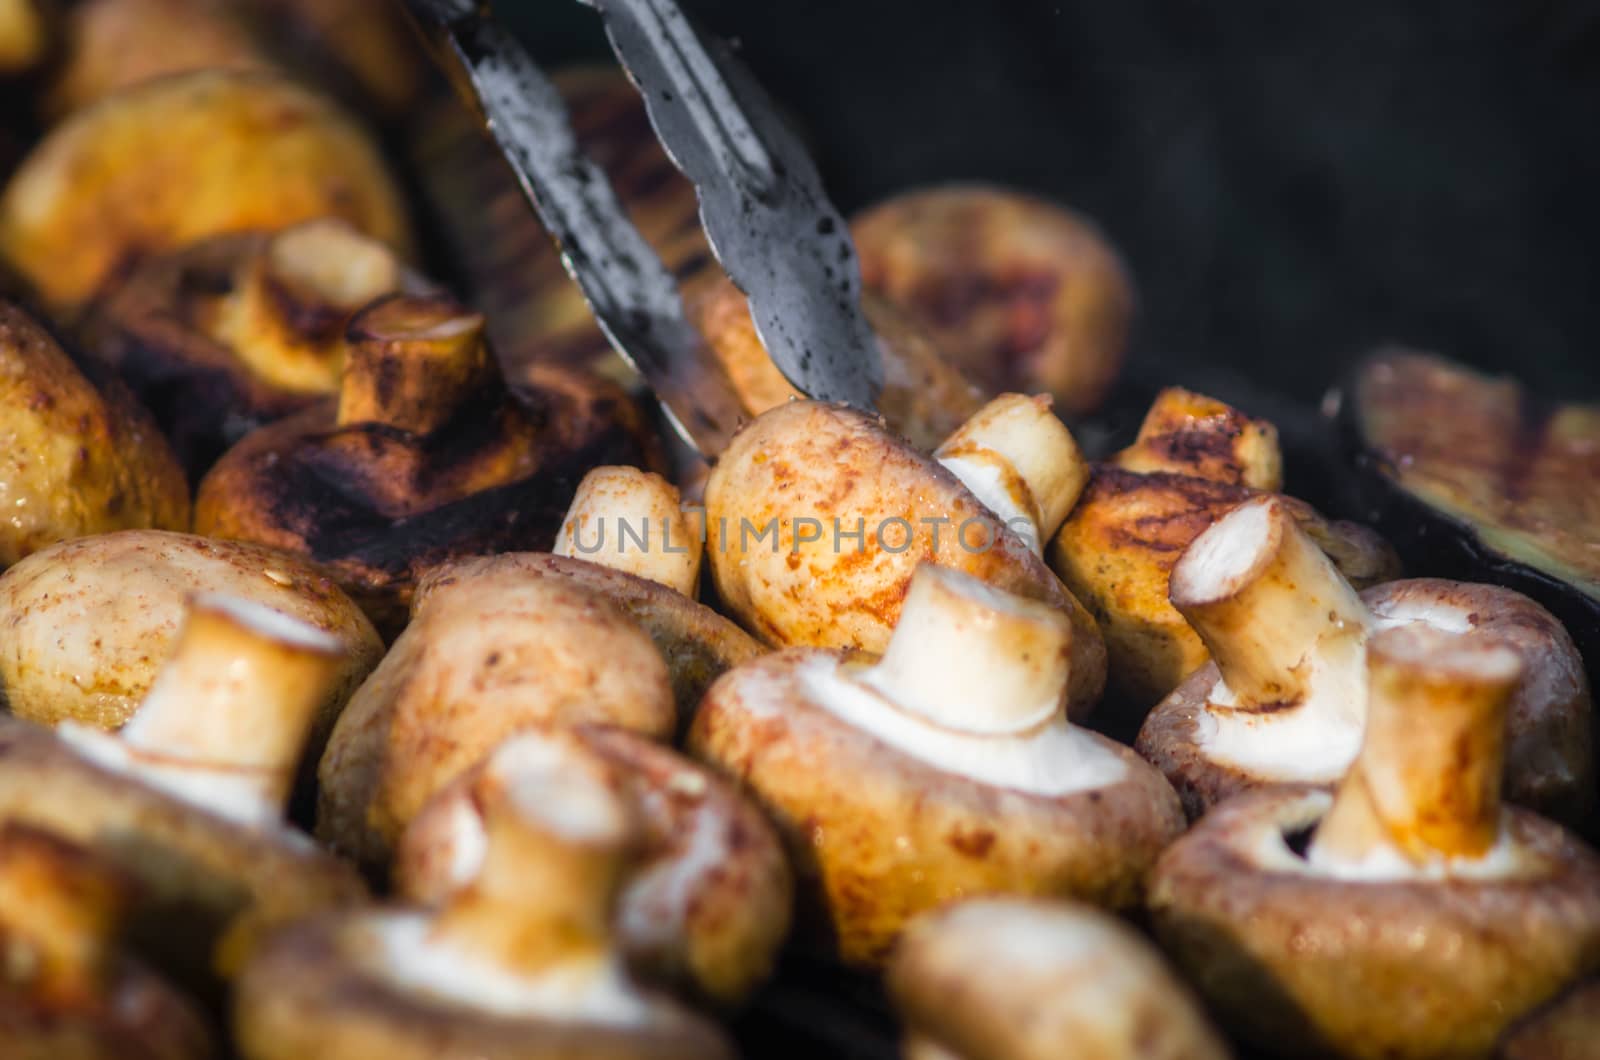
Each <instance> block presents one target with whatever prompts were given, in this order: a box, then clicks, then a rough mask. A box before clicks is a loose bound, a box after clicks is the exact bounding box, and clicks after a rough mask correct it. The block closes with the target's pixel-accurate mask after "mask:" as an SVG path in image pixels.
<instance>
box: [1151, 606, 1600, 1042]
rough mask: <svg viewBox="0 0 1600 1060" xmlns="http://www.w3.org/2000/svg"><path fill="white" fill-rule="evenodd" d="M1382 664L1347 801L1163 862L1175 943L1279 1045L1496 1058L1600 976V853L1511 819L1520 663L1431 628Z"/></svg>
mask: <svg viewBox="0 0 1600 1060" xmlns="http://www.w3.org/2000/svg"><path fill="white" fill-rule="evenodd" d="M1367 667H1368V669H1367V681H1368V683H1369V685H1370V690H1369V695H1368V704H1367V711H1368V715H1369V717H1368V723H1367V725H1366V734H1365V738H1364V741H1363V743H1362V747H1361V753H1360V756H1359V757H1358V758H1357V759H1356V762H1355V764H1354V765H1353V766H1352V767H1351V769H1350V772H1349V774H1348V775H1347V776H1346V778H1345V780H1344V781H1343V782H1342V783H1341V784H1340V786H1339V790H1338V793H1337V795H1329V794H1328V793H1326V792H1323V791H1318V790H1315V789H1310V788H1303V787H1290V788H1284V789H1276V790H1269V791H1261V792H1251V793H1248V794H1245V795H1240V796H1238V797H1237V798H1234V799H1231V800H1229V801H1228V802H1226V803H1223V804H1222V805H1220V806H1218V807H1217V808H1216V809H1214V810H1212V811H1211V812H1210V813H1209V814H1207V815H1206V816H1205V817H1204V818H1203V819H1202V820H1201V821H1200V822H1199V823H1198V824H1197V825H1196V826H1195V828H1194V830H1193V831H1192V832H1190V833H1189V834H1188V835H1187V836H1185V837H1184V838H1182V839H1180V840H1178V842H1177V843H1175V844H1174V845H1173V846H1172V847H1171V849H1169V850H1168V851H1167V853H1166V854H1165V855H1164V856H1163V857H1162V858H1161V861H1160V863H1159V864H1158V865H1157V866H1156V869H1155V873H1154V875H1153V877H1152V879H1151V893H1150V909H1151V913H1152V915H1153V918H1154V922H1155V927H1156V931H1157V934H1158V936H1159V937H1160V938H1161V940H1162V942H1163V943H1164V944H1165V946H1166V947H1167V948H1168V949H1169V951H1170V952H1171V953H1172V954H1173V956H1174V957H1175V958H1176V960H1177V962H1178V964H1179V965H1180V966H1181V967H1183V968H1184V969H1185V970H1186V971H1187V972H1188V973H1189V975H1190V976H1191V977H1192V980H1193V981H1194V982H1195V983H1196V984H1197V985H1198V986H1199V987H1200V989H1201V991H1202V992H1203V993H1204V994H1206V995H1207V997H1208V999H1209V1000H1210V1001H1211V1003H1212V1004H1213V1006H1214V1007H1215V1008H1216V1009H1217V1011H1218V1012H1219V1013H1220V1014H1221V1015H1222V1016H1223V1017H1224V1018H1225V1019H1227V1020H1228V1021H1229V1022H1230V1023H1231V1024H1232V1025H1233V1026H1234V1027H1235V1028H1236V1029H1237V1030H1238V1031H1239V1033H1240V1034H1241V1035H1243V1036H1244V1037H1246V1038H1247V1039H1249V1040H1251V1041H1254V1042H1257V1043H1259V1044H1260V1045H1262V1046H1263V1047H1265V1048H1267V1049H1270V1050H1274V1051H1280V1052H1292V1055H1295V1056H1305V1055H1324V1054H1333V1055H1339V1056H1349V1057H1438V1056H1462V1057H1467V1056H1487V1055H1488V1054H1489V1052H1490V1050H1491V1049H1492V1048H1493V1046H1494V1044H1495V1041H1496V1040H1497V1039H1498V1038H1499V1036H1500V1034H1501V1033H1502V1032H1503V1031H1504V1030H1505V1028H1506V1027H1507V1026H1508V1025H1509V1024H1511V1023H1512V1022H1513V1021H1515V1020H1517V1019H1518V1018H1519V1017H1521V1016H1522V1015H1524V1014H1525V1013H1527V1012H1529V1011H1530V1010H1532V1009H1533V1008H1534V1007H1536V1006H1538V1005H1540V1004H1542V1003H1543V1002H1545V1001H1546V1000H1548V999H1549V998H1551V997H1552V996H1554V995H1555V993H1556V992H1557V991H1558V990H1560V989H1561V987H1562V986H1563V985H1564V984H1565V983H1567V982H1570V981H1571V980H1573V979H1575V978H1576V977H1578V976H1579V975H1581V974H1583V973H1584V972H1585V971H1587V970H1591V969H1593V968H1594V967H1595V966H1596V965H1597V964H1600V855H1597V854H1596V853H1595V852H1594V851H1593V850H1591V849H1589V848H1588V847H1586V846H1584V845H1583V844H1582V843H1581V842H1579V841H1578V840H1577V839H1575V838H1574V837H1573V836H1571V835H1570V834H1568V833H1567V832H1565V831H1564V830H1563V829H1562V828H1561V827H1560V826H1558V825H1556V824H1554V823H1552V822H1550V821H1548V820H1545V819H1544V818H1541V817H1538V816H1536V815H1534V814H1532V813H1530V812H1528V811H1526V810H1522V809H1517V808H1512V807H1506V806H1502V805H1501V802H1500V782H1501V776H1502V772H1503V771H1502V768H1501V760H1502V757H1503V755H1504V754H1505V750H1506V748H1505V746H1504V734H1505V726H1506V717H1507V713H1508V711H1509V710H1510V706H1511V700H1512V697H1513V696H1514V695H1515V694H1516V690H1517V688H1518V686H1519V683H1520V682H1521V671H1522V668H1523V659H1522V656H1521V655H1520V653H1519V652H1517V651H1515V650H1514V649H1512V648H1510V647H1507V646H1505V645H1504V644H1502V643H1499V642H1497V640H1496V638H1494V637H1493V636H1491V635H1489V634H1485V633H1482V632H1477V631H1473V632H1467V633H1460V634H1452V633H1444V632H1441V631H1439V630H1436V629H1429V628H1426V627H1421V626H1413V627H1409V628H1406V629H1395V630H1386V631H1384V632H1382V633H1379V634H1378V635H1377V636H1376V637H1374V638H1373V640H1372V642H1371V644H1370V646H1369V650H1368V652H1367ZM1308 832H1309V840H1308V841H1307V840H1305V838H1304V837H1305V836H1306V833H1308ZM1302 842H1306V843H1307V845H1305V846H1301V843H1302ZM1302 851H1303V853H1302Z"/></svg>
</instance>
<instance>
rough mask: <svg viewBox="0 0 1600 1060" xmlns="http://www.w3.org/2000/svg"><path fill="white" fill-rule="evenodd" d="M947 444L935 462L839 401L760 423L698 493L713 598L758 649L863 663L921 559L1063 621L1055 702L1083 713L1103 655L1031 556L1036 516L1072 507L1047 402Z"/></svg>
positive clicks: (1094, 694)
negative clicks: (1064, 688) (860, 652)
mask: <svg viewBox="0 0 1600 1060" xmlns="http://www.w3.org/2000/svg"><path fill="white" fill-rule="evenodd" d="M950 446H951V448H950V449H949V450H948V451H946V453H945V456H944V457H943V458H941V459H939V460H935V459H932V458H930V457H928V456H926V455H924V454H923V453H921V452H919V451H917V450H916V449H913V448H911V447H910V446H909V445H907V444H905V443H904V442H901V441H900V440H898V439H897V438H895V437H894V436H892V435H890V434H889V433H888V432H887V431H885V430H884V429H883V427H882V426H881V424H880V423H879V422H878V421H875V420H874V419H872V418H871V417H869V416H866V415H864V414H862V413H859V412H856V411H854V410H852V409H849V408H845V407H843V406H834V405H825V404H821V403H819V402H812V401H795V402H790V403H789V404H787V405H781V406H778V407H776V408H773V409H771V410H769V411H767V412H765V413H763V414H762V415H761V416H759V417H758V418H757V419H756V420H755V421H754V422H752V423H751V424H749V425H748V426H746V427H745V428H744V429H743V430H741V431H740V432H739V434H738V435H736V436H735V437H734V440H733V442H732V444H731V445H729V447H728V449H727V451H726V452H725V453H723V454H722V456H721V457H720V458H719V459H718V461H717V466H716V467H715V468H714V469H713V470H712V472H711V477H710V479H709V481H708V482H707V485H706V522H707V551H708V553H709V555H710V558H711V572H712V574H713V576H714V577H715V580H716V585H717V592H718V594H719V596H720V597H721V599H722V602H723V604H724V605H725V606H726V607H727V608H728V610H729V611H730V612H731V613H732V614H733V615H734V616H735V617H736V618H737V619H738V620H739V621H740V622H741V623H742V624H743V625H744V626H745V628H746V629H749V630H750V631H751V632H752V633H754V634H755V635H756V636H758V637H760V638H762V639H763V640H765V641H766V642H767V643H769V644H773V645H806V646H815V647H827V648H859V649H864V650H866V651H874V652H876V651H882V650H883V649H884V647H885V646H886V645H887V643H888V641H889V634H890V631H891V630H892V629H893V627H894V624H895V621H896V619H897V618H898V616H899V614H900V606H901V603H902V601H903V600H904V598H905V595H906V591H907V586H908V585H909V584H910V581H911V576H912V572H913V571H914V570H915V569H916V566H917V564H918V563H919V562H921V561H923V560H925V559H926V560H930V561H933V562H937V563H940V564H942V565H945V566H948V567H952V568H955V569H959V570H964V571H966V572H967V573H969V574H973V575H975V576H977V577H979V578H981V579H983V580H984V581H986V582H988V583H990V584H992V585H994V586H996V587H997V588H1000V589H1005V590H1007V591H1009V592H1014V593H1018V594H1020V595H1023V596H1027V597H1030V598H1033V599H1036V600H1041V601H1043V602H1044V603H1047V604H1049V605H1051V606H1052V607H1055V608H1058V609H1060V610H1061V611H1062V612H1063V613H1064V614H1066V615H1068V616H1070V618H1071V622H1072V627H1073V636H1072V637H1071V643H1070V650H1071V651H1072V653H1073V659H1072V667H1071V671H1070V674H1069V680H1070V681H1071V689H1070V692H1069V696H1068V703H1069V710H1071V712H1072V713H1073V714H1074V715H1075V716H1077V715H1080V714H1081V713H1083V712H1085V711H1087V710H1088V709H1089V707H1090V706H1092V705H1093V703H1094V701H1095V700H1096V699H1097V698H1098V696H1099V694H1100V690H1101V688H1102V686H1103V685H1104V683H1105V646H1104V644H1103V643H1102V642H1101V640H1100V635H1099V631H1098V630H1097V629H1096V628H1095V623H1094V620H1093V618H1091V617H1090V616H1089V613H1088V612H1087V611H1085V610H1084V609H1083V607H1082V606H1081V605H1080V604H1079V603H1078V602H1077V601H1076V600H1075V599H1074V598H1073V597H1072V595H1071V594H1070V593H1068V592H1066V591H1065V590H1064V589H1063V588H1062V586H1061V583H1060V582H1059V581H1057V580H1056V578H1055V576H1054V575H1052V574H1051V573H1050V571H1049V568H1047V567H1046V566H1045V565H1044V562H1043V560H1042V559H1041V558H1040V557H1039V555H1038V554H1037V553H1036V552H1035V551H1034V549H1033V548H1032V547H1030V539H1031V540H1032V541H1039V540H1046V539H1048V537H1049V535H1050V533H1052V532H1054V529H1055V528H1054V527H1053V526H1040V525H1034V524H1033V523H1032V522H1031V520H1032V518H1033V513H1034V512H1040V513H1054V512H1056V511H1064V510H1065V509H1067V508H1070V507H1071V499H1070V498H1068V497H1066V496H1065V495H1064V491H1069V490H1070V489H1071V488H1072V484H1073V483H1074V482H1081V476H1079V475H1078V474H1076V472H1075V466H1076V465H1077V464H1081V461H1082V458H1081V456H1080V455H1079V454H1078V451H1077V447H1076V446H1075V445H1074V444H1073V442H1072V438H1071V435H1070V434H1068V433H1067V432H1066V430H1065V429H1064V428H1062V427H1061V425H1060V423H1059V422H1058V421H1056V420H1055V419H1054V417H1052V416H1050V415H1049V413H1048V410H1047V408H1046V407H1045V406H1042V405H1039V404H1036V403H1034V402H1032V401H1030V400H1028V399H1025V398H1018V397H1017V396H1015V395H1006V396H1003V397H1001V398H997V399H996V400H995V402H994V403H992V404H991V405H990V406H986V407H985V409H983V410H980V411H979V413H978V415H977V416H976V417H974V419H973V421H972V426H971V427H970V428H967V427H964V428H962V430H961V431H960V432H958V435H957V436H956V438H954V439H952V442H951V443H950ZM957 450H959V451H957ZM964 482H967V483H971V484H972V485H975V486H977V488H978V489H979V490H981V491H983V492H982V495H975V494H974V492H973V491H972V490H971V489H969V488H968V486H967V485H965V484H964ZM986 500H987V501H991V502H993V503H995V504H997V505H999V507H1000V508H1001V509H1002V510H991V509H990V508H989V507H987V506H986V503H985V501H986Z"/></svg>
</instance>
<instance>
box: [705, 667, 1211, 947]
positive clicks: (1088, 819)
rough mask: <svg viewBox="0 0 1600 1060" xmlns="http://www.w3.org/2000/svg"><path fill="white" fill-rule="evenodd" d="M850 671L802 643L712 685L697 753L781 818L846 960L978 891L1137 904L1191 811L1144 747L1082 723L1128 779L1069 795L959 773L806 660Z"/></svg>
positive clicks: (815, 915) (804, 892)
mask: <svg viewBox="0 0 1600 1060" xmlns="http://www.w3.org/2000/svg"><path fill="white" fill-rule="evenodd" d="M843 665H847V664H845V663H844V662H843V661H842V659H841V657H840V656H839V655H838V654H836V653H832V652H819V651H814V650H804V649H790V650H787V651H782V652H778V653H775V654H772V655H766V656H763V657H761V658H759V659H756V660H755V661H754V662H750V663H747V664H745V665H744V666H741V667H739V668H738V669H737V670H733V671H731V672H730V673H728V674H726V675H725V676H723V677H722V679H721V680H719V681H718V682H717V683H716V684H714V685H712V686H711V690H710V691H709V692H708V693H707V694H706V698H705V702H704V703H702V704H701V707H700V711H699V713H698V715H697V716H696V717H695V721H694V726H693V727H692V728H691V729H690V733H689V748H690V750H691V752H692V753H693V754H694V755H695V757H697V758H700V759H701V760H703V761H705V762H707V763H709V764H711V765H712V766H713V767H715V768H716V769H718V770H720V771H721V772H723V773H724V774H727V775H728V776H731V777H735V778H737V780H738V782H739V783H740V784H741V785H742V786H743V787H744V788H745V789H746V790H747V791H748V792H749V793H750V795H751V796H752V797H753V798H754V799H755V800H756V802H757V803H758V804H760V805H761V806H762V808H763V809H765V810H766V811H767V813H768V815H769V816H770V817H771V818H772V820H773V821H774V822H775V823H776V824H777V826H778V830H779V832H780V833H781V834H782V835H783V837H784V841H785V842H786V844H787V845H788V848H789V854H790V857H791V859H792V860H793V863H794V866H795V870H796V875H797V878H798V883H799V885H800V893H801V896H802V898H803V899H805V900H806V902H807V903H808V904H809V907H802V910H801V912H802V913H803V914H808V915H809V916H811V917H812V919H813V920H815V921H819V923H818V924H816V925H814V926H816V927H819V928H820V929H821V930H822V931H823V932H825V933H828V934H831V935H832V938H833V941H834V942H835V943H836V945H837V950H838V953H839V955H840V956H841V957H842V958H843V959H844V960H846V961H848V962H851V963H854V964H873V963H877V962H880V961H882V960H883V958H884V957H885V956H886V955H887V953H888V951H889V949H890V947H891V946H892V945H893V943H894V940H895V939H896V938H897V937H898V935H899V934H900V931H901V929H902V928H903V926H904V925H905V923H906V921H907V920H909V919H910V918H911V917H912V916H914V915H915V914H917V913H920V912H923V911H925V910H928V909H931V908H934V907H936V906H939V905H942V904H944V903H945V902H948V901H951V900H952V899H955V898H959V897H963V896H965V895H971V894H984V893H1005V894H1019V895H1063V896H1071V897H1076V898H1081V899H1083V900H1085V901H1089V902H1093V903H1096V904H1099V905H1105V906H1109V907H1113V908H1126V907H1128V906H1131V905H1134V904H1137V903H1138V902H1139V901H1140V899H1141V896H1142V894H1143V881H1144V874H1145V872H1146V870H1147V869H1148V868H1149V867H1150V865H1151V864H1153V863H1154V861H1155V858H1156V855H1157V854H1159V853H1160V851H1161V849H1162V848H1163V847H1165V846H1166V844H1167V843H1169V842H1171V840H1172V839H1173V837H1174V836H1176V835H1177V834H1178V833H1179V832H1181V831H1182V830H1183V812H1182V809H1181V808H1180V806H1179V804H1178V800H1177V797H1176V796H1175V795H1174V794H1173V792H1172V790H1171V788H1170V787H1169V786H1168V785H1167V784H1166V783H1165V782H1164V781H1163V780H1162V778H1161V777H1160V775H1159V774H1157V773H1156V772H1155V771H1154V770H1153V769H1150V768H1148V767H1147V766H1146V764H1145V763H1144V762H1143V761H1142V760H1141V759H1139V757H1138V756H1137V755H1135V754H1134V753H1133V752H1132V751H1131V750H1129V749H1128V748H1126V747H1123V746H1122V745H1121V744H1117V743H1114V742H1113V741H1111V740H1108V739H1106V738H1104V737H1102V736H1100V735H1098V734H1096V733H1090V732H1087V731H1085V730H1075V735H1077V736H1078V737H1081V739H1082V740H1083V741H1084V743H1085V744H1086V745H1087V746H1088V747H1089V748H1091V749H1092V750H1093V751H1094V752H1096V753H1097V754H1098V755H1100V756H1103V757H1105V758H1110V759H1113V760H1114V761H1116V762H1117V763H1118V764H1119V772H1120V775H1119V776H1118V777H1117V779H1115V780H1112V781H1111V782H1109V783H1103V784H1098V785H1089V786H1084V787H1077V788H1074V789H1070V790H1067V791H1066V792H1065V793H1062V794H1041V793H1037V792H1031V791H1027V790H1023V789H1022V788H1020V787H1003V786H1000V785H997V784H994V783H988V782H984V781H981V780H977V779H973V778H971V777H968V776H964V775H961V774H958V773H954V772H949V771H946V770H945V769H942V768H940V767H938V766H935V765H933V764H930V763H929V762H928V761H925V760H924V759H923V758H921V757H918V756H915V755H913V754H911V753H909V752H908V751H904V750H901V749H898V748H897V747H895V746H893V745H891V744H889V743H887V742H885V741H884V740H882V739H879V738H878V737H877V736H875V735H872V734H870V733H868V732H867V731H865V730H863V729H861V728H858V727H856V726H855V725H853V724H851V723H850V722H847V721H845V720H844V719H842V718H841V717H839V716H838V715H836V714H835V713H833V712H832V711H830V710H829V709H828V708H827V707H825V706H822V705H819V704H818V703H817V702H816V701H815V699H814V698H813V697H812V694H811V691H810V689H809V687H808V683H809V681H810V680H811V674H812V673H813V671H810V670H807V669H806V668H810V667H814V668H817V669H816V670H815V671H814V672H815V673H818V674H822V675H824V676H827V675H832V674H837V673H838V671H839V669H840V667H841V666H843ZM907 717H909V715H907ZM976 739H978V740H979V741H980V742H981V741H982V740H983V739H984V738H982V737H979V738H976ZM1064 765H1066V766H1067V767H1068V768H1071V767H1072V765H1073V763H1070V762H1069V763H1064Z"/></svg>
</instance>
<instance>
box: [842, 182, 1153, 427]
mask: <svg viewBox="0 0 1600 1060" xmlns="http://www.w3.org/2000/svg"><path fill="white" fill-rule="evenodd" d="M850 231H851V234H852V235H853V236H854V237H855V244H856V251H857V253H858V254H860V256H861V280H862V285H863V287H864V288H865V289H866V290H868V291H872V292H874V293H876V294H880V295H882V296H883V297H884V298H886V299H888V300H889V301H890V302H891V303H893V304H894V305H895V306H897V307H899V308H900V309H902V310H905V311H906V312H907V313H909V314H910V315H911V316H912V318H913V319H915V320H916V321H917V322H918V323H920V324H922V325H923V326H924V327H925V328H927V329H928V331H929V332H930V334H932V336H933V339H934V341H935V342H936V343H937V344H938V346H939V348H940V349H941V350H942V351H944V352H945V354H947V355H948V356H949V357H950V358H951V360H952V361H953V362H954V364H955V365H956V367H958V368H959V369H961V371H962V372H963V373H964V374H965V375H966V376H967V378H969V379H971V380H972V381H973V382H975V383H977V384H978V385H979V386H980V387H982V388H983V389H984V390H985V391H987V392H989V393H1001V392H1003V391H1007V390H1022V391H1027V392H1029V393H1037V392H1044V393H1048V394H1050V395H1052V396H1053V397H1054V398H1055V399H1056V402H1057V404H1058V405H1059V406H1060V408H1061V409H1062V410H1063V411H1064V412H1067V413H1071V414H1079V413H1084V412H1090V411H1092V410H1093V409H1094V408H1095V407H1096V406H1098V405H1099V403H1100V401H1101V399H1102V398H1103V397H1104V396H1105V393H1106V391H1107V390H1108V389H1110V386H1111V384H1112V383H1113V382H1114V381H1115V379H1116V376H1117V372H1118V370H1119V369H1120V368H1121V366H1122V356H1123V350H1124V347H1125V345H1126V342H1127V332H1128V321H1129V318H1130V317H1131V316H1132V314H1133V290H1132V286H1131V284H1130V282H1129V279H1128V275H1127V271H1126V269H1125V268H1124V267H1123V264H1122V261H1121V259H1120V258H1119V257H1118V255H1117V252H1116V251H1115V250H1114V249H1113V248H1112V247H1111V245H1110V244H1109V243H1108V242H1107V241H1106V239H1105V237H1104V236H1102V235H1101V234H1100V233H1099V232H1098V231H1097V230H1096V229H1095V228H1094V226H1093V225H1092V224H1091V223H1090V222H1088V221H1087V220H1085V219H1084V218H1082V217H1080V216H1078V215H1076V214H1073V213H1071V212H1070V211H1068V210H1066V209H1064V208H1062V207H1060V206H1057V205H1056V204H1054V203H1051V202H1047V201H1045V200H1043V199H1039V198H1036V197H1033V196H1030V195H1026V194H1023V193H1021V192H1016V191H1011V190H1008V189H1005V188H999V187H993V186H985V185H949V186H945V187H933V188H920V189H915V190H912V191H909V192H904V193H902V194H900V195H897V196H894V197H893V198H890V199H888V200H886V201H884V202H882V203H879V204H878V205H876V206H873V207H871V208H869V209H867V210H865V211H863V212H861V213H859V214H857V215H856V216H855V218H853V219H852V220H851V222H850Z"/></svg>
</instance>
